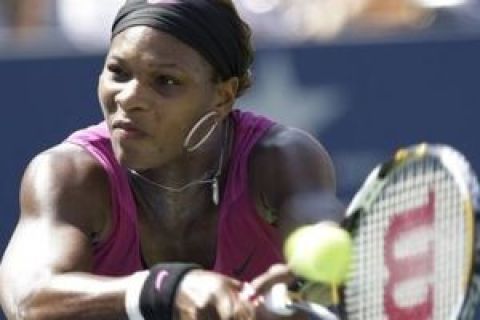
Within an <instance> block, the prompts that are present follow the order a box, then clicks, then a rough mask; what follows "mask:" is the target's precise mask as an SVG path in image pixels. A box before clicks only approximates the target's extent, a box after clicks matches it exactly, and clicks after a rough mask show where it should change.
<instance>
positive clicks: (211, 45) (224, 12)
mask: <svg viewBox="0 0 480 320" xmlns="http://www.w3.org/2000/svg"><path fill="white" fill-rule="evenodd" d="M137 25H146V26H150V27H153V28H155V29H158V30H160V31H163V32H166V33H169V34H171V35H172V36H174V37H176V38H177V39H179V40H180V41H182V42H184V43H186V44H188V45H189V46H191V47H192V48H193V49H195V50H196V51H198V52H199V53H200V54H201V55H202V56H203V57H204V58H205V59H206V60H207V61H208V62H209V63H210V65H212V67H213V69H214V72H215V74H214V77H213V79H214V80H215V81H219V80H223V81H224V80H228V79H230V78H232V77H237V78H238V79H239V87H238V92H237V97H238V96H240V95H242V94H243V93H244V92H245V90H246V89H247V88H249V87H250V85H251V82H252V80H251V73H250V67H251V65H252V63H253V56H254V53H253V46H252V32H251V30H250V27H249V26H248V24H247V23H246V22H245V21H243V20H242V18H241V17H240V15H239V14H238V11H237V9H236V7H235V5H234V4H233V2H232V1H231V0H127V1H126V2H125V4H124V5H123V6H122V7H121V8H120V10H119V12H118V13H117V16H116V17H115V20H114V23H113V25H112V38H113V37H115V36H116V35H117V34H118V33H120V32H122V31H123V30H125V29H127V28H129V27H132V26H137Z"/></svg>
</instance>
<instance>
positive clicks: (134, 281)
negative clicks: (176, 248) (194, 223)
mask: <svg viewBox="0 0 480 320" xmlns="http://www.w3.org/2000/svg"><path fill="white" fill-rule="evenodd" d="M197 268H200V267H199V266H198V265H195V264H186V263H161V264H158V265H156V266H154V267H152V268H151V269H150V270H149V271H142V272H137V273H135V274H134V275H132V277H131V279H130V281H131V283H130V284H129V286H128V289H127V291H126V293H125V308H126V312H127V315H128V319H129V320H153V319H162V320H171V319H172V314H173V308H174V303H175V296H176V291H177V288H178V285H179V284H180V282H181V281H182V279H183V277H184V276H185V275H186V274H187V273H188V272H189V271H191V270H193V269H197Z"/></svg>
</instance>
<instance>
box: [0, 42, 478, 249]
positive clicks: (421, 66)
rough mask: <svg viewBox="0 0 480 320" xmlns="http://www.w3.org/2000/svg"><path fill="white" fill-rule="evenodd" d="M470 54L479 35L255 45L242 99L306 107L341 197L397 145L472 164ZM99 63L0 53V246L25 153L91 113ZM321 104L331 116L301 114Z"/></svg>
mask: <svg viewBox="0 0 480 320" xmlns="http://www.w3.org/2000/svg"><path fill="white" fill-rule="evenodd" d="M478 57H480V39H456V40H424V41H414V40H411V41H403V42H391V43H371V44H354V43H352V44H331V45H326V46H305V47H298V48H276V49H261V50H259V54H258V59H257V63H256V67H255V69H256V74H257V82H258V83H257V85H258V87H259V88H258V89H256V90H253V91H252V93H251V95H250V96H247V97H246V98H245V99H244V100H242V103H246V104H248V105H250V106H255V105H256V104H261V105H257V107H259V109H258V110H260V111H261V110H262V108H261V107H264V106H265V105H267V104H269V103H272V104H278V105H283V106H287V108H285V107H282V108H280V107H279V108H278V110H276V109H275V106H274V107H273V108H271V109H268V110H269V111H268V112H267V113H269V114H271V115H272V116H273V117H278V118H280V119H288V118H289V117H288V115H287V116H285V114H286V113H288V112H291V113H292V115H293V114H294V113H298V112H307V113H310V114H311V115H312V116H311V117H307V118H308V119H306V120H305V119H304V120H303V123H301V124H302V125H304V126H305V127H306V128H308V129H309V130H312V131H313V132H314V133H315V134H316V135H317V136H318V137H319V138H320V139H321V141H322V142H323V143H324V144H325V145H326V147H327V148H328V149H329V151H330V152H331V154H332V156H333V159H334V161H335V164H336V166H337V172H338V177H339V192H340V194H341V195H342V197H343V198H344V199H345V200H348V199H349V197H350V196H351V195H352V193H353V192H354V190H355V189H356V188H357V187H358V186H359V184H360V183H361V181H362V180H363V178H364V177H365V175H366V174H367V172H368V171H369V170H370V169H371V168H372V167H373V165H374V164H375V163H376V162H377V161H380V160H381V159H383V158H384V157H385V156H386V155H387V154H389V153H390V152H392V151H393V150H394V149H395V148H396V147H398V146H400V145H408V144H411V143H416V142H421V141H430V142H443V143H448V144H452V145H454V146H456V147H457V148H458V149H460V150H461V151H462V152H464V153H465V154H466V156H467V157H468V158H469V159H470V160H471V162H472V163H473V166H474V167H475V168H476V169H477V171H478V170H480V150H479V149H478V148H477V144H476V138H477V134H478V133H479V129H478V127H477V119H478V118H480V90H479V88H478V86H479V84H480V72H479V69H480V62H479V61H478ZM271 61H279V63H278V64H276V65H275V64H273V65H272V64H271V63H270V64H269V62H271ZM102 63H103V57H100V56H91V57H65V58H59V57H56V58H41V59H5V58H4V59H2V60H0V71H1V72H0V74H1V76H0V88H1V91H2V98H1V102H2V117H1V119H2V120H1V122H2V123H1V125H0V136H1V137H2V138H3V139H2V140H3V144H4V145H3V147H2V156H1V157H0V159H1V164H0V170H1V179H0V204H1V206H0V208H1V213H0V214H1V219H0V252H3V250H4V248H5V246H6V243H7V239H8V238H9V237H10V235H11V232H12V230H13V227H14V224H15V223H16V220H17V214H18V187H19V183H20V179H21V175H22V172H23V170H24V168H25V166H26V165H27V163H28V161H29V159H30V158H31V157H32V156H33V155H35V154H36V153H38V152H39V151H41V150H43V149H45V148H47V147H48V146H50V145H52V144H55V143H58V142H59V141H61V140H62V139H63V138H64V137H65V136H66V135H67V134H68V133H69V132H70V131H72V130H74V129H75V128H79V127H82V126H85V125H87V124H89V123H91V122H96V121H98V120H100V118H101V114H100V111H99V107H98V103H97V101H96V80H97V76H98V73H99V71H100V69H101V66H102ZM287 65H288V67H287ZM267 66H268V67H267ZM282 77H283V78H282ZM282 79H283V80H282ZM271 83H273V84H275V83H278V84H279V85H278V86H277V87H276V89H275V86H270V87H269V84H271ZM281 86H284V87H281ZM262 88H263V89H265V91H264V92H262ZM285 92H288V93H289V94H288V95H287V94H285ZM292 92H293V93H292ZM307 93H308V96H309V97H311V98H309V99H308V103H307V98H306V97H307ZM295 96H297V98H296V99H297V100H294V99H295ZM298 97H300V99H298ZM305 106H307V107H308V109H305V108H303V109H302V107H305ZM276 112H278V114H276ZM322 114H329V115H330V118H325V117H323V118H321V117H320V118H318V119H319V120H318V125H317V124H316V123H315V122H314V123H313V124H312V123H309V122H308V121H309V120H311V119H312V117H313V119H315V118H314V117H315V116H319V115H320V116H321V115H322ZM282 117H283V118H282ZM320 121H322V123H321V125H320ZM287 122H288V121H287Z"/></svg>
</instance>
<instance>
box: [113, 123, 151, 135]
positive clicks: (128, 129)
mask: <svg viewBox="0 0 480 320" xmlns="http://www.w3.org/2000/svg"><path fill="white" fill-rule="evenodd" d="M112 131H113V132H114V133H118V134H120V135H121V136H122V137H125V138H134V137H137V138H138V137H142V136H146V133H145V132H144V131H142V130H141V129H139V128H138V127H137V126H136V125H135V124H133V122H131V121H129V120H116V121H114V122H113V123H112Z"/></svg>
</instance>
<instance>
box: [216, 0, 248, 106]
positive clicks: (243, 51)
mask: <svg viewBox="0 0 480 320" xmlns="http://www.w3.org/2000/svg"><path fill="white" fill-rule="evenodd" d="M213 1H215V2H219V3H220V4H221V5H223V6H225V7H226V8H227V9H228V10H230V12H231V13H232V16H233V17H235V21H234V24H235V26H236V27H237V29H238V32H237V38H238V42H239V47H240V53H239V54H240V55H241V57H242V60H243V61H244V64H243V65H244V66H245V69H244V70H242V71H243V73H242V74H240V75H239V76H238V80H239V86H238V92H237V97H239V96H241V95H242V94H243V93H245V91H246V90H247V89H248V88H250V87H251V85H252V82H253V79H252V73H251V70H250V68H251V66H252V63H253V61H254V58H255V50H254V48H253V41H252V30H251V28H250V26H249V25H248V23H247V22H245V21H244V20H243V19H242V18H241V17H240V15H239V14H238V11H237V8H236V7H235V5H234V4H233V2H232V0H213Z"/></svg>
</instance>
